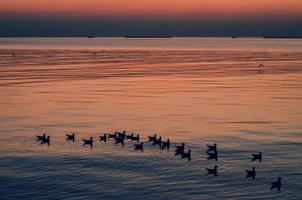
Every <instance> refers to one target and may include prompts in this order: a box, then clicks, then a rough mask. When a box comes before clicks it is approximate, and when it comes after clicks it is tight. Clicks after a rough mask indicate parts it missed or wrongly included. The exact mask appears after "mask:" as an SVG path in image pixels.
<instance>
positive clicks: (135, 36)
mask: <svg viewBox="0 0 302 200" xmlns="http://www.w3.org/2000/svg"><path fill="white" fill-rule="evenodd" d="M125 38H172V36H170V35H126V36H125Z"/></svg>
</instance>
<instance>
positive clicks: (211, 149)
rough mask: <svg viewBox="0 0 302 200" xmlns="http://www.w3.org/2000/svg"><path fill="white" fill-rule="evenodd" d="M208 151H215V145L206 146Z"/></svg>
mask: <svg viewBox="0 0 302 200" xmlns="http://www.w3.org/2000/svg"><path fill="white" fill-rule="evenodd" d="M207 146H208V151H217V144H214V145H207Z"/></svg>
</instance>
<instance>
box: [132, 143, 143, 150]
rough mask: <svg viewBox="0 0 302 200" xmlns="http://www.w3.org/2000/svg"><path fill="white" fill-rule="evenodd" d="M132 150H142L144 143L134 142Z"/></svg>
mask: <svg viewBox="0 0 302 200" xmlns="http://www.w3.org/2000/svg"><path fill="white" fill-rule="evenodd" d="M134 150H141V151H143V150H144V143H143V142H141V143H140V144H134Z"/></svg>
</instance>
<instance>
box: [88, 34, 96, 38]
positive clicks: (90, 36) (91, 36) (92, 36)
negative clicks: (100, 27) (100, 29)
mask: <svg viewBox="0 0 302 200" xmlns="http://www.w3.org/2000/svg"><path fill="white" fill-rule="evenodd" d="M87 37H88V38H95V36H94V35H88V36H87Z"/></svg>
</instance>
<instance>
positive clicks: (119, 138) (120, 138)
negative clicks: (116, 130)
mask: <svg viewBox="0 0 302 200" xmlns="http://www.w3.org/2000/svg"><path fill="white" fill-rule="evenodd" d="M115 144H122V146H124V138H122V137H116V138H115Z"/></svg>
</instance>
